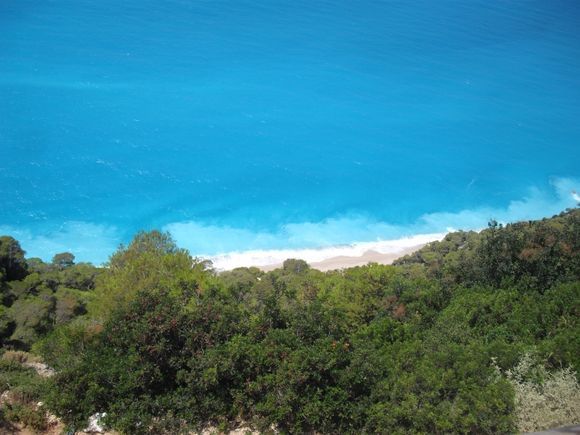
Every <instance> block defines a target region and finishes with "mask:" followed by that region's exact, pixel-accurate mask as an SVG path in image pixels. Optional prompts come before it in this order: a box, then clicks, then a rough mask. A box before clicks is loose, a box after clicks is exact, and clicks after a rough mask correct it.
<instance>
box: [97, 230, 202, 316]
mask: <svg viewBox="0 0 580 435" xmlns="http://www.w3.org/2000/svg"><path fill="white" fill-rule="evenodd" d="M207 268H208V264H207V263H206V262H203V261H200V260H197V259H194V258H192V257H191V256H190V255H189V253H188V252H187V251H186V250H184V249H179V248H177V246H176V245H175V242H174V241H173V240H172V239H171V237H170V236H169V234H167V233H160V232H159V231H151V232H148V233H146V232H142V233H139V234H137V235H136V236H135V238H134V239H133V241H132V242H131V243H130V244H129V246H127V247H124V246H121V247H120V248H119V250H118V251H117V252H116V253H115V254H113V255H112V256H111V258H110V260H109V264H108V266H107V272H108V273H106V274H102V275H101V276H100V277H99V279H98V281H97V282H98V284H97V287H96V290H95V292H96V295H97V298H96V299H95V303H94V304H93V305H92V307H91V308H92V309H91V312H92V313H93V315H94V316H96V317H97V318H99V319H101V320H104V319H106V318H107V317H108V315H109V314H110V313H111V312H112V310H113V309H114V308H115V307H117V306H119V305H124V304H127V303H130V301H131V300H132V299H133V298H134V297H135V295H136V294H137V292H139V291H148V290H153V289H157V288H165V289H169V290H170V291H171V292H172V293H175V294H181V293H184V294H188V295H190V296H193V295H196V294H199V293H201V292H202V291H203V290H204V288H205V287H207V286H209V280H208V278H209V275H208V274H207V273H206V269H207Z"/></svg>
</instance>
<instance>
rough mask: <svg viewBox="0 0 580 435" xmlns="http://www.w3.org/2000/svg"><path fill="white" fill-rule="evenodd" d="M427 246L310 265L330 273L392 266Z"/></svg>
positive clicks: (416, 246)
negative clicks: (374, 265)
mask: <svg viewBox="0 0 580 435" xmlns="http://www.w3.org/2000/svg"><path fill="white" fill-rule="evenodd" d="M425 245H427V243H423V244H420V245H415V246H411V247H408V248H404V249H402V250H401V251H398V252H393V253H386V254H382V253H380V252H377V251H373V250H369V251H366V252H365V253H363V254H362V255H359V256H350V257H349V256H346V255H340V256H337V257H330V258H327V259H326V260H322V261H317V262H309V263H308V264H309V265H310V267H312V268H313V269H316V270H319V271H321V272H328V271H331V270H340V269H348V268H349V267H356V266H366V265H367V264H369V263H378V264H392V263H393V261H395V260H396V259H398V258H401V257H404V256H405V255H408V254H412V253H413V252H415V251H418V250H419V249H421V248H422V247H423V246H425ZM280 267H282V263H278V264H271V265H267V266H261V267H259V269H260V270H263V271H264V272H269V271H271V270H274V269H278V268H280Z"/></svg>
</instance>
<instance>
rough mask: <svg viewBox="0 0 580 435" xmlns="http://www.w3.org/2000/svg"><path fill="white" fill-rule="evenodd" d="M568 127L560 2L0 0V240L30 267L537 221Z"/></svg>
mask: <svg viewBox="0 0 580 435" xmlns="http://www.w3.org/2000/svg"><path fill="white" fill-rule="evenodd" d="M579 120H580V2H578V1H576V0H568V1H558V0H544V1H531V0H530V1H489V0H486V1H474V0H470V1H467V2H461V1H437V2H434V1H427V0H425V1H377V0H374V1H366V0H365V1H349V2H346V1H344V2H333V1H319V0H307V1H303V0H291V1H258V0H224V1H212V0H197V1H196V0H163V1H160V0H98V1H97V0H90V1H89V0H42V1H41V0H3V1H0V201H1V205H0V230H2V231H0V232H11V233H13V234H15V235H16V236H17V237H19V238H20V239H21V240H22V243H23V247H24V248H25V249H26V250H27V251H28V252H29V254H30V255H40V256H43V257H45V258H47V259H48V258H50V256H51V255H53V254H54V253H55V251H59V250H72V251H73V252H76V253H77V254H78V255H77V256H78V257H79V259H82V260H90V261H95V262H101V261H103V260H105V259H106V256H107V255H108V254H110V253H111V251H112V249H114V248H115V246H116V245H117V244H118V243H119V242H127V241H128V240H130V237H131V236H132V234H134V232H135V231H137V230H139V229H151V228H164V229H170V230H174V235H175V236H176V238H177V239H178V242H180V243H181V244H182V245H185V246H187V247H189V248H190V249H191V250H192V251H193V253H203V254H215V253H218V252H224V251H230V250H236V249H238V250H239V249H241V250H244V249H252V248H265V249H268V248H282V247H291V248H299V247H305V246H324V245H328V244H336V243H342V242H345V243H349V242H353V241H357V240H361V239H363V240H365V239H366V240H375V239H379V238H395V237H399V236H402V235H407V234H410V233H413V232H430V231H432V232H436V231H442V230H445V228H446V227H447V226H454V227H457V226H463V227H469V226H472V227H476V226H481V224H482V222H483V223H485V221H486V220H487V219H489V218H491V217H499V218H501V219H508V220H509V219H520V218H532V217H541V216H545V215H549V214H552V213H555V212H558V211H560V210H561V209H562V208H565V207H569V206H573V205H574V204H575V200H574V199H573V198H572V195H571V190H573V189H576V188H578V189H580V183H578V179H579V177H580V170H579V160H580V121H579ZM514 201H520V202H514ZM510 204H511V205H510ZM433 213H438V214H435V215H433ZM441 213H447V214H441ZM306 223H310V224H306ZM289 224H290V225H289ZM177 229H179V230H177Z"/></svg>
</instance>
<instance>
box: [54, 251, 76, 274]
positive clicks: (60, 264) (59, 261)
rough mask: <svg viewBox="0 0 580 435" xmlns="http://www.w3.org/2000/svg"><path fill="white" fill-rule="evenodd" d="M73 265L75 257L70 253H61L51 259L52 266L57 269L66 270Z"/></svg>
mask: <svg viewBox="0 0 580 435" xmlns="http://www.w3.org/2000/svg"><path fill="white" fill-rule="evenodd" d="M73 264H75V256H74V255H73V254H71V253H70V252H61V253H60V254H56V255H55V256H54V257H52V265H53V266H55V267H56V268H57V269H60V270H62V269H66V268H67V267H71V266H72V265H73Z"/></svg>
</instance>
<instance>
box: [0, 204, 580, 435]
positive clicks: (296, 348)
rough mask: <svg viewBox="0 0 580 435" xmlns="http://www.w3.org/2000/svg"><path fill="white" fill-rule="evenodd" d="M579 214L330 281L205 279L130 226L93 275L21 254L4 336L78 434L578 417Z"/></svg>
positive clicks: (548, 421) (528, 423) (177, 252)
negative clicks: (45, 378)
mask: <svg viewBox="0 0 580 435" xmlns="http://www.w3.org/2000/svg"><path fill="white" fill-rule="evenodd" d="M579 221H580V218H579V212H578V210H572V211H569V212H567V213H564V214H562V215H560V216H557V217H554V218H553V219H549V220H543V221H539V222H526V223H518V224H510V225H507V226H505V227H504V226H501V225H499V224H497V223H495V222H492V223H491V224H490V227H489V228H488V229H487V230H485V231H483V232H482V233H479V234H478V233H474V232H468V233H466V232H459V233H453V234H450V235H448V236H447V237H446V238H445V239H444V240H443V241H442V242H438V243H434V244H431V245H428V246H427V247H425V248H423V249H422V250H420V251H418V252H416V253H414V254H412V255H411V256H408V257H406V258H403V259H401V260H399V262H398V264H397V265H395V266H381V265H376V264H372V265H368V266H365V267H357V268H352V269H347V270H344V271H334V272H328V273H322V272H319V271H316V270H313V269H311V268H310V267H309V266H308V265H307V264H306V263H305V262H303V261H301V260H287V261H286V262H284V264H283V267H282V268H280V269H277V270H274V271H272V272H268V273H265V272H262V271H260V270H258V269H256V268H240V269H235V270H233V271H230V272H225V273H222V274H216V273H215V272H214V271H213V270H212V269H211V266H210V265H209V264H207V263H206V262H203V261H200V260H198V259H195V258H192V257H191V256H190V255H189V254H188V253H187V252H186V251H184V250H181V249H179V248H177V247H176V246H175V244H174V242H173V241H172V240H171V238H170V237H169V236H168V235H167V234H163V233H159V232H151V233H140V234H138V235H137V237H136V238H135V240H134V241H133V242H132V243H131V244H129V245H128V246H127V247H121V248H120V250H119V251H118V252H117V253H115V254H114V255H113V256H112V257H111V259H110V262H109V264H108V267H107V268H106V269H102V270H99V269H96V268H92V267H91V266H88V265H85V266H81V265H77V264H74V261H73V260H74V258H72V257H71V256H70V255H59V256H57V257H55V260H54V262H53V264H45V263H42V262H39V261H37V260H34V261H30V260H29V261H28V263H27V268H26V274H27V275H26V276H24V277H21V278H20V279H18V280H10V281H7V280H6V279H5V280H4V281H5V282H4V283H3V285H4V287H3V292H4V295H8V296H9V297H6V298H5V300H8V301H9V303H8V304H7V305H6V306H5V307H4V308H3V309H2V311H0V337H2V338H3V339H4V343H5V345H9V346H13V347H29V346H30V345H32V349H33V351H34V352H38V353H40V354H42V355H43V357H44V358H45V360H46V361H47V362H48V363H50V364H51V365H53V366H54V367H55V368H56V369H57V370H58V372H59V373H58V375H57V376H55V377H54V379H52V380H51V381H50V388H49V390H48V392H43V393H42V395H43V398H44V399H45V400H46V401H47V403H48V405H49V407H50V408H51V410H53V411H54V412H56V413H57V414H58V415H59V416H61V417H62V418H63V419H64V420H65V421H66V422H67V423H68V424H70V425H71V426H72V427H76V428H77V429H78V428H80V427H84V425H85V424H86V419H87V417H88V416H89V415H92V414H94V413H96V412H106V413H107V422H108V424H109V425H110V426H112V427H113V428H116V429H118V430H121V431H123V432H126V433H186V432H187V431H189V430H191V429H201V428H203V427H206V426H207V425H212V426H214V427H219V428H221V429H224V430H225V429H227V428H228V427H232V426H236V425H239V424H242V423H244V424H249V425H251V426H253V427H255V428H258V429H260V430H263V431H268V430H270V429H271V428H272V427H275V428H277V429H278V430H280V431H282V432H285V433H307V432H321V433H510V432H514V431H515V430H516V429H520V430H523V429H524V428H525V429H526V430H527V429H528V428H540V427H545V426H547V425H552V424H554V425H555V424H563V423H580V422H579V421H576V420H577V419H578V418H579V417H578V416H577V408H575V407H574V405H573V404H574V403H575V401H576V394H577V385H578V384H577V379H576V378H575V377H574V376H575V375H574V373H578V372H579V371H580V359H579V355H580V351H579V350H580V320H579V319H580V280H579V271H580V270H579V257H580V256H579V255H578V252H579V247H580V244H579V243H580V224H579ZM9 305H11V306H9ZM529 352H534V354H535V355H537V361H541V362H542V363H541V364H539V363H538V364H536V366H534V367H536V368H534V370H528V368H529V367H528V366H526V367H528V368H526V367H523V365H522V364H524V363H523V362H522V361H524V362H525V361H527V360H526V359H525V358H526V357H524V355H527V354H528V353H529ZM522 358H523V359H522ZM539 367H541V370H540V369H539ZM522 373H523V374H522ZM15 379H16V378H15ZM23 382H24V383H26V382H25V381H23ZM546 401H548V402H549V405H550V407H551V408H554V409H551V408H550V409H549V410H548V408H546V409H543V410H541V412H540V411H538V415H537V419H536V417H534V418H532V417H531V413H533V412H535V411H533V410H535V409H538V410H539V409H540V408H538V406H540V405H539V404H540V403H546ZM548 411H549V412H548ZM21 414H22V415H24V414H25V413H21ZM5 415H6V413H5ZM11 415H12V418H18V417H17V416H16V415H13V414H11ZM23 418H24V417H23ZM27 418H28V417H27ZM30 420H31V422H32V420H33V418H32V417H30ZM536 420H537V421H536Z"/></svg>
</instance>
